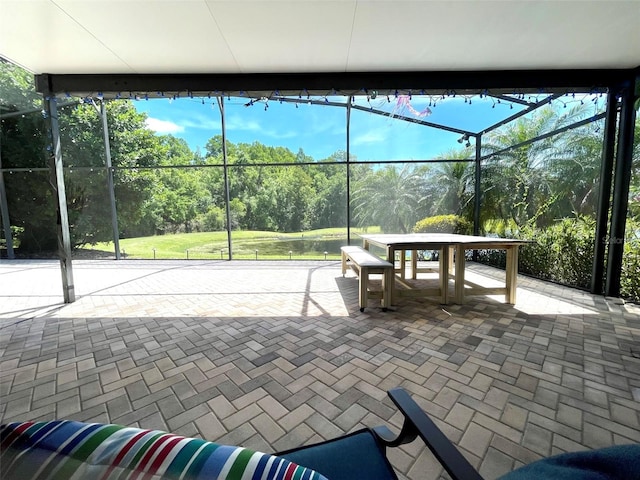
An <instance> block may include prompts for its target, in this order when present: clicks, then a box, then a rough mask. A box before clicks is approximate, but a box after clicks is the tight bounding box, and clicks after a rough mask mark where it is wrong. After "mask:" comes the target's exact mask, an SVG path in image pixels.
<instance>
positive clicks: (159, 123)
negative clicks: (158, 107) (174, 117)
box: [145, 117, 184, 133]
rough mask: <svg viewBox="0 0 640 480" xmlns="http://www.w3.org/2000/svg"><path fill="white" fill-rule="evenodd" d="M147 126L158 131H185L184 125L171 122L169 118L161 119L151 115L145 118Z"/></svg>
mask: <svg viewBox="0 0 640 480" xmlns="http://www.w3.org/2000/svg"><path fill="white" fill-rule="evenodd" d="M145 124H146V125H147V128H148V129H150V130H153V131H154V132H157V133H180V132H184V127H183V126H180V125H178V124H177V123H173V122H169V121H167V120H160V119H159V118H152V117H149V118H147V119H146V120H145Z"/></svg>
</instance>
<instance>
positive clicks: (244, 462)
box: [0, 420, 326, 480]
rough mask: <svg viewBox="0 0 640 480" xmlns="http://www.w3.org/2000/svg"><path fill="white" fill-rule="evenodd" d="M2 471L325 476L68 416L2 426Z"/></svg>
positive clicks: (191, 477)
mask: <svg viewBox="0 0 640 480" xmlns="http://www.w3.org/2000/svg"><path fill="white" fill-rule="evenodd" d="M0 478H2V479H3V480H9V479H19V480H25V479H33V480H35V479H42V480H56V479H64V480H68V479H85V478H90V479H91V480H107V479H109V480H112V479H118V480H125V479H127V480H151V479H154V480H157V479H170V480H174V479H175V480H195V479H207V480H213V479H220V480H222V479H227V480H326V478H325V477H323V476H322V475H320V474H318V473H316V472H314V471H313V470H310V469H308V468H305V467H302V466H299V465H296V464H295V463H293V462H290V461H288V460H285V459H284V458H280V457H277V456H274V455H267V454H264V453H259V452H254V451H252V450H249V449H246V448H242V447H233V446H228V445H217V444H215V443H211V442H207V441H204V440H199V439H195V438H185V437H181V436H179V435H172V434H169V433H165V432H161V431H158V430H141V429H139V428H129V427H123V426H120V425H105V424H97V423H91V424H90V423H81V422H74V421H66V420H65V421H54V422H37V423H34V422H25V423H11V424H8V425H3V426H2V427H0Z"/></svg>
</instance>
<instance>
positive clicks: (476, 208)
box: [473, 133, 482, 262]
mask: <svg viewBox="0 0 640 480" xmlns="http://www.w3.org/2000/svg"><path fill="white" fill-rule="evenodd" d="M481 164H482V134H481V133H480V134H478V135H476V162H475V165H476V170H475V184H474V186H473V190H474V202H473V234H474V235H480V207H481V206H482V187H481V185H480V182H481V181H482V165H481ZM473 261H474V262H477V261H478V251H477V250H474V251H473Z"/></svg>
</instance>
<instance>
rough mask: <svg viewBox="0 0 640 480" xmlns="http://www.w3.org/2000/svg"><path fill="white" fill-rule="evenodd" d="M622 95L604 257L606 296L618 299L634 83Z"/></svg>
mask: <svg viewBox="0 0 640 480" xmlns="http://www.w3.org/2000/svg"><path fill="white" fill-rule="evenodd" d="M630 83H631V84H630V85H628V86H627V87H626V88H625V89H624V90H623V93H622V107H621V110H620V128H619V132H618V149H617V156H616V157H617V158H616V166H615V177H614V182H613V203H612V206H611V231H610V233H609V254H608V256H607V280H606V284H605V295H607V296H610V297H618V296H620V277H621V274H622V259H623V255H624V231H625V227H626V221H627V210H628V207H629V205H628V201H629V184H630V182H631V167H632V163H633V130H634V123H635V109H634V105H633V101H634V83H633V82H630Z"/></svg>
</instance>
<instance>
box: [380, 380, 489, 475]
mask: <svg viewBox="0 0 640 480" xmlns="http://www.w3.org/2000/svg"><path fill="white" fill-rule="evenodd" d="M387 394H388V395H389V397H390V398H391V400H392V401H393V403H395V404H396V406H397V407H398V409H399V410H400V412H401V413H402V415H404V424H403V425H402V429H401V430H400V433H399V434H398V435H397V436H394V435H393V434H392V433H391V431H390V430H389V429H388V428H387V427H376V428H374V429H373V431H374V433H375V434H376V435H377V436H378V438H379V439H380V441H381V443H382V444H383V445H385V446H387V447H396V446H398V445H402V444H405V443H410V442H412V441H413V440H415V439H416V437H418V436H419V437H420V438H421V439H422V440H423V441H424V443H425V444H426V445H427V447H429V450H431V452H432V453H433V455H434V456H435V457H436V459H437V460H438V462H440V464H441V465H442V466H443V467H444V469H445V470H446V471H447V473H448V474H449V475H451V478H452V479H453V480H483V479H482V477H481V476H480V474H479V473H478V472H477V471H476V469H475V468H473V467H472V466H471V464H470V463H469V462H468V460H467V459H466V458H465V457H464V456H463V455H462V454H461V453H460V451H459V450H458V449H457V448H456V447H455V445H453V443H451V441H449V439H448V438H447V437H446V436H445V434H444V433H442V431H441V430H440V429H439V428H438V427H437V426H436V424H435V423H433V421H432V420H431V419H430V418H429V416H428V415H427V414H426V413H425V412H424V411H423V410H422V408H420V406H419V405H418V404H417V403H416V402H415V401H414V400H413V399H412V398H411V396H410V395H409V394H408V393H407V391H406V390H405V389H403V388H401V387H397V388H393V389H391V390H389V391H388V392H387Z"/></svg>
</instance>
